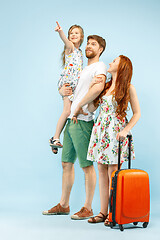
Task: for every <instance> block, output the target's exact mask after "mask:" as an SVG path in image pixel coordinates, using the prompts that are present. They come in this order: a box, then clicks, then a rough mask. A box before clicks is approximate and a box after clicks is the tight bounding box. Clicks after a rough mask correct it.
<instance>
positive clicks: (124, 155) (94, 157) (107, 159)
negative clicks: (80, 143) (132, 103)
mask: <svg viewBox="0 0 160 240" xmlns="http://www.w3.org/2000/svg"><path fill="white" fill-rule="evenodd" d="M113 102H114V100H113V96H112V95H109V96H103V97H102V99H101V101H100V113H99V116H98V118H97V120H96V122H95V124H94V126H93V129H92V135H91V138H90V143H89V147H88V155H87V159H88V160H90V161H95V162H98V163H102V164H118V141H117V140H116V135H117V133H118V132H120V131H121V130H123V128H124V127H125V126H126V124H127V123H128V121H127V118H124V119H123V120H122V121H121V120H120V119H119V118H118V117H116V114H115V105H114V104H113ZM128 144H129V141H128V137H126V139H125V140H123V143H122V144H121V163H123V162H124V161H127V160H128V154H129V152H128ZM131 159H135V153H134V146H133V139H131Z"/></svg>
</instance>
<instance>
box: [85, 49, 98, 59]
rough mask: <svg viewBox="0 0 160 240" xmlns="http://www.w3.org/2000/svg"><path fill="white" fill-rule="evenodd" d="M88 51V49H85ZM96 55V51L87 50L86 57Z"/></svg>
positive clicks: (89, 57)
mask: <svg viewBox="0 0 160 240" xmlns="http://www.w3.org/2000/svg"><path fill="white" fill-rule="evenodd" d="M85 52H86V51H85ZM95 56H96V54H95V52H94V51H92V52H86V57H87V58H88V59H91V58H94V57H95Z"/></svg>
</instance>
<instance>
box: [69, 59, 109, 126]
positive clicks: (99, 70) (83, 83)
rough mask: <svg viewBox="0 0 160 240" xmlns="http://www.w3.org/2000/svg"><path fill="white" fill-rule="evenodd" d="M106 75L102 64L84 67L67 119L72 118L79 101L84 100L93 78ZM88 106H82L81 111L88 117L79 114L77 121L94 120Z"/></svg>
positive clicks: (97, 63)
mask: <svg viewBox="0 0 160 240" xmlns="http://www.w3.org/2000/svg"><path fill="white" fill-rule="evenodd" d="M100 74H103V75H107V67H106V65H105V64H104V63H103V62H96V63H92V64H91V65H89V66H86V67H85V68H84V69H83V71H82V72H81V74H80V79H79V82H78V85H77V87H76V90H75V92H74V98H73V102H72V105H71V114H70V116H69V117H68V118H72V117H73V115H74V111H75V109H76V107H77V106H78V104H79V103H80V101H81V100H82V99H83V98H84V96H85V95H86V94H87V92H88V90H89V85H90V82H91V81H92V79H93V77H94V76H96V75H100ZM87 106H88V104H86V105H85V106H83V111H84V112H86V113H88V115H83V114H79V115H78V117H77V119H79V120H83V121H86V122H88V121H91V120H93V119H94V113H90V112H89V111H88V108H87Z"/></svg>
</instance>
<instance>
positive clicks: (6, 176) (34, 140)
mask: <svg viewBox="0 0 160 240" xmlns="http://www.w3.org/2000/svg"><path fill="white" fill-rule="evenodd" d="M159 12H160V2H159V1H158V0H139V1H138V0H135V1H127V0H122V1H118V0H115V1H113V2H111V1H108V0H99V1H98V2H97V1H94V0H93V1H90V0H88V1H85V0H81V1H79V2H78V1H77V2H75V1H72V0H68V1H67V3H65V2H63V1H61V0H59V1H57V2H55V1H53V0H52V1H51V0H45V1H43V0H39V1H38V0H33V1H31V0H28V1H24V0H22V1H20V0H19V1H18V0H15V1H11V0H6V1H0V68H1V70H0V81H1V87H0V98H1V100H0V104H1V106H0V111H1V117H0V132H1V138H0V147H1V151H0V166H1V167H0V194H1V197H0V212H1V223H2V222H3V224H2V228H3V229H5V227H6V228H7V227H8V226H10V227H11V225H12V224H13V222H14V223H15V226H14V225H13V227H12V231H10V234H11V236H12V238H14V237H15V238H16V239H17V232H19V230H20V228H19V229H18V228H17V229H16V226H17V225H19V224H20V221H21V220H19V222H18V223H17V222H16V221H18V220H17V219H18V218H19V216H21V217H22V215H23V216H28V217H29V216H30V215H32V216H37V219H39V218H38V216H39V215H40V214H41V211H42V210H44V209H48V208H49V207H51V206H52V205H54V204H57V203H58V202H59V199H60V194H61V173H62V169H61V154H58V155H53V154H52V152H51V151H50V147H49V144H48V139H49V138H50V137H51V136H52V135H53V133H54V131H55V126H56V123H57V120H58V118H59V116H60V114H61V112H62V107H63V103H62V100H61V97H60V95H59V93H58V90H57V81H58V79H59V75H60V72H61V70H62V68H61V58H60V55H61V52H62V51H63V43H62V42H61V41H60V38H59V36H58V34H57V33H55V32H54V28H55V26H56V24H55V22H56V21H57V20H58V21H59V22H60V24H61V25H62V27H63V30H64V32H65V33H66V34H67V31H68V28H69V27H70V26H71V25H73V24H79V25H81V26H82V27H83V29H84V32H85V40H84V43H83V45H82V51H83V53H84V49H85V46H86V37H87V36H88V35H90V34H98V35H100V36H103V37H104V38H105V39H106V41H107V48H106V51H105V52H104V53H103V55H102V57H101V61H104V63H105V64H106V65H107V67H108V63H110V62H111V61H112V60H113V59H114V58H115V57H117V56H119V55H120V54H123V55H126V56H128V57H129V58H130V59H131V60H132V62H133V67H134V73H133V78H132V83H133V85H134V86H135V87H136V90H137V94H138V98H139V101H140V106H141V119H140V120H139V122H138V123H137V125H136V126H135V127H134V128H133V130H132V132H133V136H134V141H135V152H136V160H135V161H134V162H133V164H132V166H133V167H136V168H141V169H144V170H146V171H147V172H148V173H149V176H150V187H151V216H154V217H156V216H159V212H160V208H159V204H158V203H159V198H160V191H159V168H160V163H159V161H160V159H159V133H160V130H159V118H160V113H159V86H160V84H159V66H160V61H159V56H160V47H159V39H160V30H159V29H160V14H159ZM84 55H85V54H84ZM86 63H87V61H86V59H85V57H84V65H86ZM129 116H130V113H129ZM124 166H125V165H124ZM95 167H96V171H97V166H96V164H95ZM75 171H76V172H75V174H76V177H75V184H74V187H73V191H72V194H71V202H70V204H71V207H72V213H74V210H75V211H77V210H79V209H80V208H81V207H82V206H83V203H84V199H85V190H84V175H83V172H82V170H81V169H80V168H79V164H78V162H76V164H75ZM97 177H98V174H97ZM99 206H100V202H99V192H98V181H97V187H96V192H95V197H94V201H93V209H94V210H95V212H98V211H99ZM36 214H37V215H36ZM43 219H44V217H43ZM29 221H30V220H29ZM39 221H43V220H39ZM45 221H46V220H45ZM27 222H28V221H27ZM11 223H12V224H11ZM21 223H23V220H22V221H21ZM25 223H26V222H24V225H25ZM59 223H60V224H61V222H60V220H59ZM41 224H42V222H40V225H39V230H40V228H41ZM47 224H51V223H49V222H47ZM47 224H46V227H47V228H49V226H50V225H47ZM68 224H69V223H68ZM85 224H86V225H87V223H85ZM22 225H23V224H22ZM24 225H23V227H24ZM42 225H43V224H42ZM20 226H21V225H20ZM25 226H26V225H25ZM50 227H51V226H50ZM87 227H88V225H87V226H86V229H87ZM15 229H16V230H15ZM153 229H154V227H153ZM153 229H152V230H153ZM25 230H26V228H24V231H23V228H21V231H20V232H21V233H22V234H24V232H25ZM39 230H37V234H38V231H39ZM12 232H13V234H12ZM152 233H153V232H152ZM2 234H3V231H2ZM7 234H8V235H7ZM7 234H6V233H5V237H6V238H3V239H10V235H9V231H8V233H7ZM55 234H56V233H55ZM24 235H25V234H24ZM19 236H20V235H19ZM33 236H34V239H36V238H38V239H45V236H43V235H41V237H40V236H39V235H35V232H34V234H33ZM55 236H56V235H55ZM66 236H67V235H66ZM155 236H156V235H155ZM25 237H26V239H27V236H25ZM43 237H44V238H43ZM21 239H22V238H21ZM23 239H25V238H24V236H23ZM30 239H31V238H30ZM47 239H50V238H49V236H48V238H47ZM56 239H61V238H60V237H59V238H56Z"/></svg>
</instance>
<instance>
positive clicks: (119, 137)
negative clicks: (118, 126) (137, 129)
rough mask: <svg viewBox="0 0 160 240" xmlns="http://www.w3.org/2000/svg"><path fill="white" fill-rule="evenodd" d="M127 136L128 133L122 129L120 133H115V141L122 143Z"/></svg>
mask: <svg viewBox="0 0 160 240" xmlns="http://www.w3.org/2000/svg"><path fill="white" fill-rule="evenodd" d="M127 134H128V132H127V131H125V130H124V129H123V130H122V131H121V132H119V133H117V136H116V139H117V140H118V141H119V140H122V141H123V140H124V139H125V138H126V137H127Z"/></svg>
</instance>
